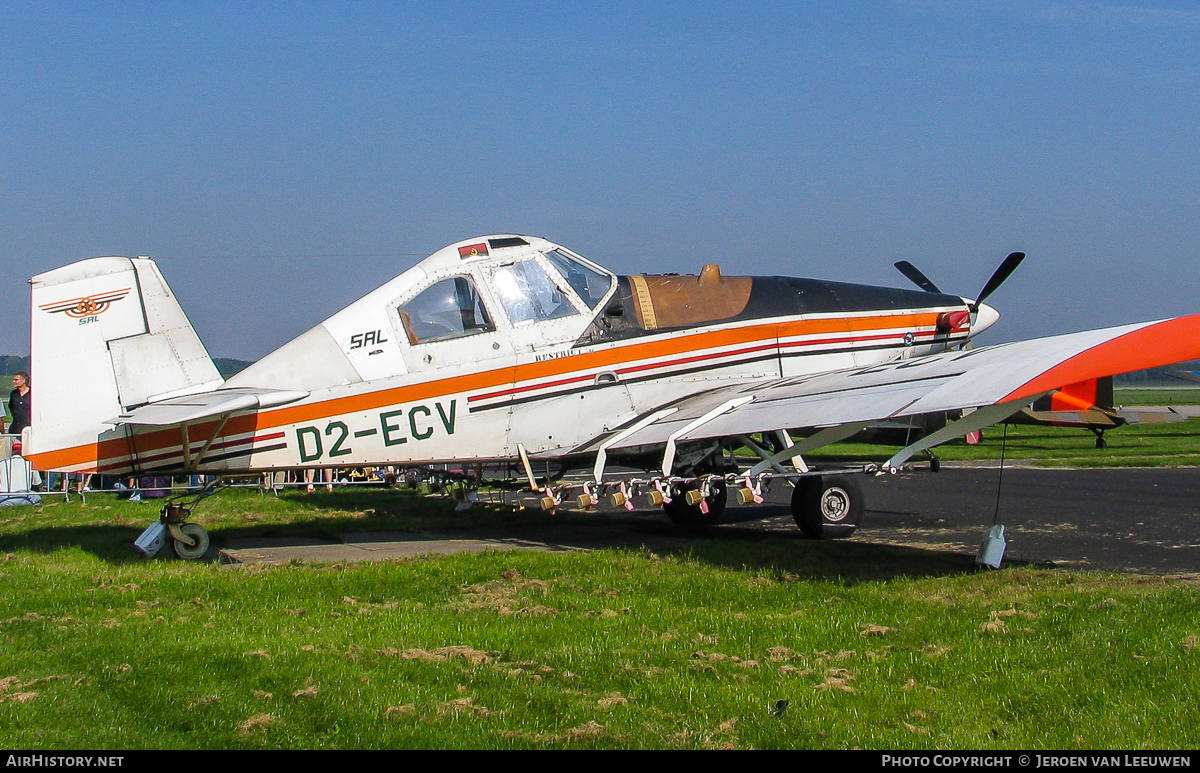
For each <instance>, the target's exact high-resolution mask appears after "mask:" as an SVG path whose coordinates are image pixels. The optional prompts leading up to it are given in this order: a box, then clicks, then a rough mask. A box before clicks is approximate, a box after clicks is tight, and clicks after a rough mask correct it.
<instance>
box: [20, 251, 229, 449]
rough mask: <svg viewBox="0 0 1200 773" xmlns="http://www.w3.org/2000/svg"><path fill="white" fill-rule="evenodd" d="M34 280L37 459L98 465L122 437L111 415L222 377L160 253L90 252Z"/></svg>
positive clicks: (212, 384) (31, 441) (32, 437)
mask: <svg viewBox="0 0 1200 773" xmlns="http://www.w3.org/2000/svg"><path fill="white" fill-rule="evenodd" d="M29 282H30V284H31V285H32V286H33V292H32V308H31V309H30V312H31V314H32V320H31V325H30V328H31V347H32V352H31V354H32V357H31V363H32V364H31V371H32V373H31V377H32V387H33V390H34V398H33V400H32V408H33V415H32V417H31V418H32V421H31V426H30V428H29V430H28V432H29V435H28V436H27V448H26V456H28V457H30V459H31V461H33V463H34V466H35V467H37V468H39V469H47V470H49V469H69V470H85V469H91V468H94V467H95V464H96V461H97V459H98V458H99V442H100V441H102V440H108V439H117V438H120V437H123V435H124V429H114V428H113V426H112V425H110V424H105V423H104V422H105V420H106V419H111V418H113V417H115V416H116V415H117V414H119V413H121V412H123V411H125V410H126V409H128V408H130V407H132V406H136V405H141V404H143V403H147V402H151V401H152V400H157V399H161V398H164V397H168V396H177V395H182V394H188V393H190V392H200V391H205V390H208V389H215V388H216V387H218V386H220V385H221V383H222V380H221V376H220V374H219V373H218V372H217V368H216V366H215V365H213V362H212V359H211V358H210V357H209V356H208V352H207V351H205V349H204V345H203V344H202V343H200V339H199V337H197V335H196V331H195V330H193V329H192V326H191V323H189V322H188V320H187V317H186V316H185V315H184V313H183V309H181V308H180V307H179V303H178V302H177V301H176V300H175V296H174V294H173V293H172V292H171V288H170V287H168V286H167V282H166V280H164V279H163V276H162V274H161V273H159V271H158V266H156V265H155V263H154V261H152V260H150V259H148V258H92V259H90V260H84V261H80V262H78V263H73V264H71V265H69V266H64V267H63V268H58V269H55V270H53V271H48V272H46V273H44V274H39V275H37V276H35V277H34V278H33V279H31V280H29Z"/></svg>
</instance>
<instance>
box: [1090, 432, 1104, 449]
mask: <svg viewBox="0 0 1200 773" xmlns="http://www.w3.org/2000/svg"><path fill="white" fill-rule="evenodd" d="M1089 429H1090V430H1091V431H1092V434H1093V435H1095V436H1096V448H1098V449H1100V450H1101V451H1103V450H1104V449H1106V448H1108V441H1107V440H1105V439H1104V430H1103V428H1096V427H1089Z"/></svg>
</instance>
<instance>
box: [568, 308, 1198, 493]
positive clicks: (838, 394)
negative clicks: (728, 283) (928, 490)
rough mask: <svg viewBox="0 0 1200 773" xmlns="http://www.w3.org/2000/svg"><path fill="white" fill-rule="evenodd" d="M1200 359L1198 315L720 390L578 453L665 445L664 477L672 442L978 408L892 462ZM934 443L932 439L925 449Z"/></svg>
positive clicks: (833, 435) (839, 428) (831, 433)
mask: <svg viewBox="0 0 1200 773" xmlns="http://www.w3.org/2000/svg"><path fill="white" fill-rule="evenodd" d="M1196 358H1200V315H1194V316H1190V317H1180V318H1178V319H1169V320H1162V321H1158V322H1147V323H1143V324H1137V325H1125V326H1123V327H1115V328H1107V329H1103V330H1088V331H1084V332H1081V333H1071V334H1068V335H1061V336H1052V337H1048V338H1038V339H1033V340H1030V341H1022V342H1018V343H1009V344H1000V345H998V346H990V347H983V348H979V349H971V350H968V351H961V352H946V353H944V354H938V355H933V356H929V357H921V358H916V359H911V360H902V361H897V362H892V363H887V364H884V365H876V366H870V367H865V368H852V369H848V370H841V371H834V372H830V373H822V374H818V375H812V376H801V377H795V378H785V379H776V380H773V381H767V382H758V383H755V384H749V385H747V384H741V385H737V386H730V387H724V388H719V389H714V390H712V391H710V392H705V393H703V394H700V395H696V396H693V397H690V398H687V399H685V400H682V401H680V402H678V403H675V404H673V405H670V406H665V407H664V408H663V409H661V410H659V411H657V412H655V414H653V415H654V416H655V418H654V419H652V420H651V419H650V417H649V416H647V417H645V418H643V419H642V420H641V421H639V422H638V423H635V424H632V425H630V426H629V427H626V428H622V429H619V430H616V431H614V432H613V433H610V434H609V435H606V436H604V437H601V438H599V439H597V440H596V441H593V442H592V443H590V444H588V446H586V447H582V448H579V449H577V450H578V451H599V450H604V451H616V450H621V449H633V448H638V447H647V446H656V445H662V444H666V446H667V456H666V457H665V459H664V471H665V472H667V473H668V474H669V467H670V462H671V456H672V455H673V448H674V446H675V445H676V444H678V443H682V442H685V441H689V440H702V439H707V438H719V437H733V436H737V435H745V434H748V433H751V432H763V431H773V430H778V429H787V428H798V427H823V428H829V430H828V431H826V432H824V433H818V435H821V436H822V437H821V439H822V440H824V441H826V442H834V441H835V440H838V439H841V437H846V436H848V435H850V434H853V432H856V431H858V430H859V429H861V428H864V427H865V426H867V425H869V424H871V423H873V422H876V421H880V420H884V419H889V418H898V417H904V416H913V415H919V414H928V413H937V412H942V411H957V410H962V409H968V408H975V409H979V410H977V411H976V412H975V414H972V417H973V418H972V417H968V418H966V419H964V420H962V421H959V422H956V423H955V424H954V425H951V426H950V427H947V428H946V430H940V431H939V432H936V433H933V434H932V435H930V436H929V437H928V438H926V439H925V440H923V441H922V442H921V443H919V444H913V445H912V446H909V447H908V448H907V449H905V452H908V454H907V456H904V457H903V458H901V455H900V454H898V455H897V456H895V457H893V458H892V459H891V460H889V463H891V464H899V463H900V462H902V461H904V459H907V458H908V456H911V455H912V454H913V453H916V452H917V451H919V450H922V449H923V448H927V447H929V446H931V445H935V444H936V443H941V442H945V441H946V440H949V439H951V438H953V437H957V436H958V435H961V434H964V433H966V432H969V431H971V430H973V429H978V428H980V427H982V426H987V425H989V424H994V423H996V422H998V421H1002V420H1003V419H1004V418H1006V417H1007V416H1009V415H1011V414H1013V413H1015V412H1016V411H1018V410H1020V409H1021V408H1022V407H1024V406H1025V405H1027V404H1028V403H1029V402H1030V401H1032V400H1033V399H1035V398H1037V397H1039V396H1041V395H1044V394H1048V393H1050V392H1052V391H1053V390H1055V389H1059V388H1061V387H1064V386H1067V385H1069V384H1075V383H1078V382H1081V381H1086V380H1088V379H1094V378H1098V377H1101V376H1109V375H1113V374H1116V373H1126V372H1129V371H1132V370H1141V369H1144V368H1151V367H1159V366H1162V365H1168V364H1171V363H1174V362H1181V361H1183V360H1189V359H1196ZM839 435H840V436H839ZM931 438H932V439H933V442H930V443H926V441H927V440H929V439H931ZM822 444H823V443H822ZM802 445H803V444H802ZM811 447H819V446H811ZM798 448H799V447H798ZM808 450H811V449H808ZM902 453H903V452H902Z"/></svg>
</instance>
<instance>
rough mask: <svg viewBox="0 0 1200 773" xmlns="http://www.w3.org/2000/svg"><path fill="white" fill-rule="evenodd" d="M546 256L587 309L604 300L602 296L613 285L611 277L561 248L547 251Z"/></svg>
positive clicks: (606, 293)
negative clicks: (581, 261)
mask: <svg viewBox="0 0 1200 773" xmlns="http://www.w3.org/2000/svg"><path fill="white" fill-rule="evenodd" d="M546 258H547V259H548V260H549V261H550V263H551V264H552V265H553V266H554V267H555V268H556V269H558V272H559V273H560V274H562V275H563V278H564V279H566V280H567V284H569V285H571V289H572V290H574V291H575V292H576V293H578V294H579V297H580V298H582V299H583V302H584V303H586V304H587V306H588V308H589V309H594V308H596V304H598V303H600V301H602V300H604V296H605V295H608V291H609V289H610V288H611V287H612V285H613V281H614V280H613V277H611V276H608V275H607V274H601V273H600V272H599V271H596V270H594V269H592V268H590V267H589V266H586V265H584V264H583V263H580V262H579V261H578V260H576V259H575V258H572V257H571V256H570V255H567V254H566V253H565V252H562V251H561V250H551V251H550V252H547V253H546Z"/></svg>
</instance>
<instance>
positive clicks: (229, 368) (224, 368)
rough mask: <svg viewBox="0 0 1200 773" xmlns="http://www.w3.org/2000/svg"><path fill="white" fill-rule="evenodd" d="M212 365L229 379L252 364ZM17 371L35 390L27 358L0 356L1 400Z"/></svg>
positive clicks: (219, 361) (219, 359)
mask: <svg viewBox="0 0 1200 773" xmlns="http://www.w3.org/2000/svg"><path fill="white" fill-rule="evenodd" d="M213 364H214V365H216V366H217V371H218V372H219V373H220V374H221V378H229V377H230V376H232V375H233V374H234V373H237V372H239V371H243V370H245V369H246V368H248V367H250V366H251V365H253V364H254V363H252V362H248V361H246V360H232V359H230V358H228V357H217V358H215V359H214V360H213ZM18 370H23V371H26V372H28V373H29V374H30V376H31V377H32V378H33V384H34V386H33V388H34V389H37V374H36V373H34V372H33V368H30V367H29V357H27V356H26V357H18V356H16V355H14V354H0V376H2V377H3V378H4V381H3V382H2V383H0V394H3V395H4V398H3V399H7V397H8V391H7V387H6V385H7V384H8V382H9V381H10V380H11V379H12V375H13V374H14V373H16V372H17V371H18Z"/></svg>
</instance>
